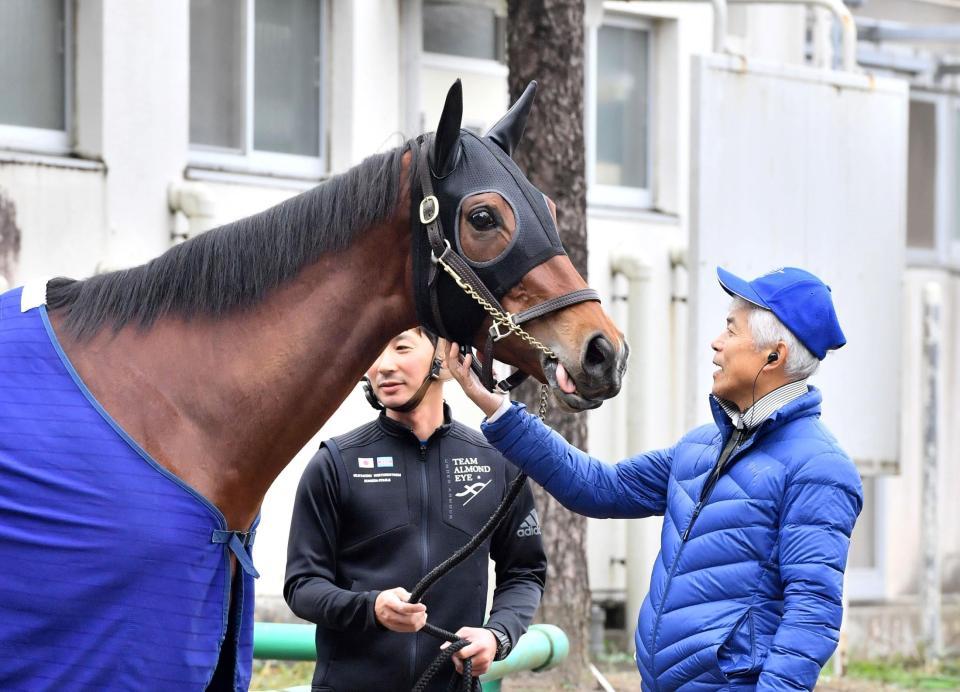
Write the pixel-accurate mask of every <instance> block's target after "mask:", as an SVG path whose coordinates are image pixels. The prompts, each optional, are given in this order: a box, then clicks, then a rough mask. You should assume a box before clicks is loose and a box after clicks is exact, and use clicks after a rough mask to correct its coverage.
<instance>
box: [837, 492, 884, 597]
mask: <svg viewBox="0 0 960 692" xmlns="http://www.w3.org/2000/svg"><path fill="white" fill-rule="evenodd" d="M862 481H863V510H862V511H861V512H860V518H859V519H858V520H857V525H856V527H855V528H854V529H853V536H851V538H850V552H849V554H848V556H847V573H846V580H847V593H848V594H849V598H850V600H851V601H870V600H878V599H882V598H884V596H885V592H884V579H883V571H884V560H885V555H884V549H883V543H882V541H881V540H880V537H881V536H883V535H884V534H885V531H884V523H883V516H884V514H883V513H884V510H885V502H886V500H885V494H884V492H883V478H881V477H876V476H863V478H862Z"/></svg>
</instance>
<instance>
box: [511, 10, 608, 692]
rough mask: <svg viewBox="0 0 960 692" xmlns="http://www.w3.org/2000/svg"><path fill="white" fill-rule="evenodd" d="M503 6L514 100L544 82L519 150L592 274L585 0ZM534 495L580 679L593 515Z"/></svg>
mask: <svg viewBox="0 0 960 692" xmlns="http://www.w3.org/2000/svg"><path fill="white" fill-rule="evenodd" d="M507 8H508V10H507V56H508V63H509V66H510V78H509V81H510V96H511V101H514V100H516V99H517V98H518V97H519V96H520V94H521V93H522V92H523V90H524V88H526V86H527V84H528V83H529V82H530V81H531V80H533V79H535V80H537V81H538V82H539V85H540V87H539V89H538V91H537V100H536V102H535V104H534V107H533V111H532V113H531V115H530V119H529V120H528V121H527V129H526V132H525V134H524V136H523V140H522V141H521V143H520V146H519V148H518V150H517V151H516V152H514V156H513V158H514V159H515V160H516V161H517V163H518V164H519V166H520V168H521V169H522V170H524V171H525V172H526V174H527V177H528V178H529V179H530V181H531V182H532V183H533V184H534V185H536V186H537V187H539V188H540V189H541V190H542V191H543V192H544V193H545V194H547V195H548V196H549V197H550V198H551V199H553V201H554V202H555V203H556V205H557V222H558V226H559V230H560V238H561V240H562V241H563V245H564V247H565V248H566V250H567V253H568V254H569V255H570V259H571V260H572V261H573V264H574V266H576V268H577V269H578V270H579V271H580V273H581V274H582V275H583V276H584V277H586V275H587V233H586V221H587V219H586V211H587V196H586V191H587V185H586V174H585V161H584V139H583V80H584V75H583V58H584V47H583V30H584V29H583V26H584V25H583V21H584V17H583V12H584V4H583V0H508V3H507ZM516 398H517V399H519V400H520V401H523V402H524V403H526V404H527V407H528V408H529V409H530V411H531V412H535V411H537V409H538V406H539V387H538V386H537V385H536V383H535V382H532V381H528V383H526V384H524V385H523V386H522V387H521V388H520V389H519V390H518V391H517V393H516ZM546 423H547V424H548V425H549V426H550V427H551V428H553V429H554V430H556V431H557V432H558V433H560V434H561V435H563V437H564V438H566V439H567V440H568V441H569V442H570V443H571V444H574V445H576V446H577V447H579V448H581V449H584V447H585V445H586V441H587V426H586V423H587V421H586V416H584V415H583V414H568V413H562V412H560V411H557V410H556V409H555V408H552V407H548V412H547V417H546ZM534 495H535V496H536V502H537V509H538V512H539V514H540V526H541V528H542V531H543V542H544V547H545V549H546V552H547V558H548V559H549V567H548V570H547V588H546V591H545V592H544V594H543V601H542V603H541V605H540V610H539V612H538V615H537V620H538V621H540V622H548V623H551V624H554V625H557V626H559V627H560V628H562V629H563V631H564V632H566V633H567V636H568V637H569V638H570V657H569V659H568V661H567V663H566V664H565V665H564V666H562V667H561V668H560V669H559V670H558V671H557V672H556V674H555V675H556V676H557V677H558V679H557V682H558V683H560V684H572V685H579V684H580V683H581V682H583V680H584V678H585V677H586V676H587V663H588V661H589V652H588V645H589V623H590V587H589V582H588V578H587V554H586V538H587V520H586V518H585V517H582V516H579V515H576V514H573V513H572V512H568V511H567V510H566V509H564V508H563V507H561V506H560V504H559V503H557V502H556V501H555V500H554V499H553V498H552V497H550V496H549V495H547V494H546V492H544V491H543V489H542V488H540V487H539V486H537V485H536V484H534ZM558 686H559V685H558Z"/></svg>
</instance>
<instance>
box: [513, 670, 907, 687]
mask: <svg viewBox="0 0 960 692" xmlns="http://www.w3.org/2000/svg"><path fill="white" fill-rule="evenodd" d="M601 672H602V673H603V675H604V677H606V679H607V681H608V682H609V683H610V685H611V686H612V687H613V689H614V690H616V691H617V692H638V691H639V690H640V675H639V673H637V671H635V670H613V671H601ZM601 689H602V688H601V687H600V685H599V684H596V683H592V684H585V685H581V686H580V687H569V686H564V685H560V684H559V683H557V682H556V681H555V680H551V679H549V677H548V676H544V675H542V674H525V675H512V676H510V677H509V678H507V679H506V680H504V681H503V687H502V690H503V692H559V691H561V690H563V691H565V692H597V691H598V690H601ZM902 689H904V688H902V687H895V686H892V685H884V684H883V683H879V682H874V681H869V680H851V679H829V680H828V679H824V680H821V682H820V684H818V685H817V690H818V692H875V691H876V690H902Z"/></svg>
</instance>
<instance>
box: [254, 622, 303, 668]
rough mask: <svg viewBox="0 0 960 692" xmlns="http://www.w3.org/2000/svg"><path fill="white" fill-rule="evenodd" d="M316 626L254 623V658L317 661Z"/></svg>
mask: <svg viewBox="0 0 960 692" xmlns="http://www.w3.org/2000/svg"><path fill="white" fill-rule="evenodd" d="M316 632H317V626H316V625H297V624H292V623H283V622H255V623H253V657H254V658H271V659H276V660H280V661H315V660H317V642H316V639H315V636H316Z"/></svg>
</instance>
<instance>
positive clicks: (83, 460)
mask: <svg viewBox="0 0 960 692" xmlns="http://www.w3.org/2000/svg"><path fill="white" fill-rule="evenodd" d="M21 291H22V289H14V290H12V291H8V292H7V293H4V294H3V295H2V296H0V690H5V691H10V690H29V691H30V692H37V691H38V690H57V691H60V690H203V689H206V688H208V687H209V688H211V689H213V688H216V689H237V690H245V689H247V687H248V686H249V684H250V668H251V663H252V657H253V575H254V574H255V570H254V569H253V564H252V562H251V558H250V546H251V543H252V540H251V537H252V535H253V531H250V532H231V531H227V526H226V522H225V520H224V518H223V515H222V514H221V513H220V512H219V511H218V510H217V508H216V507H214V506H213V505H212V504H211V503H210V502H208V501H207V500H206V499H204V498H203V497H201V496H200V495H199V494H198V493H197V492H196V491H194V490H193V489H192V488H190V487H188V486H187V485H186V484H185V483H183V482H182V481H180V480H179V479H178V478H176V477H175V476H173V475H172V474H171V473H169V472H168V471H166V470H165V469H163V468H162V467H160V466H159V465H158V464H157V463H156V462H155V461H154V460H153V459H151V458H150V455H148V454H147V453H146V452H145V451H144V450H143V449H142V448H140V446H139V445H137V443H136V442H134V441H133V440H132V439H131V438H130V437H129V436H128V435H127V434H126V433H125V432H124V431H123V430H122V429H121V428H120V427H119V425H117V423H116V422H115V421H114V420H113V419H111V418H110V416H109V415H108V414H107V412H106V411H104V410H103V408H102V407H101V406H100V405H99V404H98V403H97V401H96V399H94V397H93V395H92V394H91V393H90V391H89V390H88V389H87V387H86V386H85V385H84V383H83V382H82V381H81V379H80V378H79V376H78V375H77V373H76V371H75V370H74V368H73V366H72V365H71V364H70V361H69V360H68V359H67V356H66V354H65V353H64V352H63V350H62V349H61V347H60V345H59V343H58V342H57V338H56V335H55V334H54V332H53V330H52V329H51V327H50V322H49V320H48V318H47V313H46V308H45V307H44V306H43V305H40V306H38V307H33V308H30V309H27V308H28V307H29V306H27V305H24V306H23V309H21V308H22V306H21ZM231 552H233V553H234V554H235V555H236V556H237V557H238V560H239V563H240V564H241V565H242V566H243V571H242V572H241V571H240V570H239V569H238V576H237V577H236V578H235V579H234V580H233V585H232V594H231V579H230V560H229V555H230V553H231ZM221 649H223V652H224V661H223V662H222V663H221V666H220V669H219V670H218V669H217V663H218V660H219V659H220V654H221ZM215 671H216V678H214V672H215Z"/></svg>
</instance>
